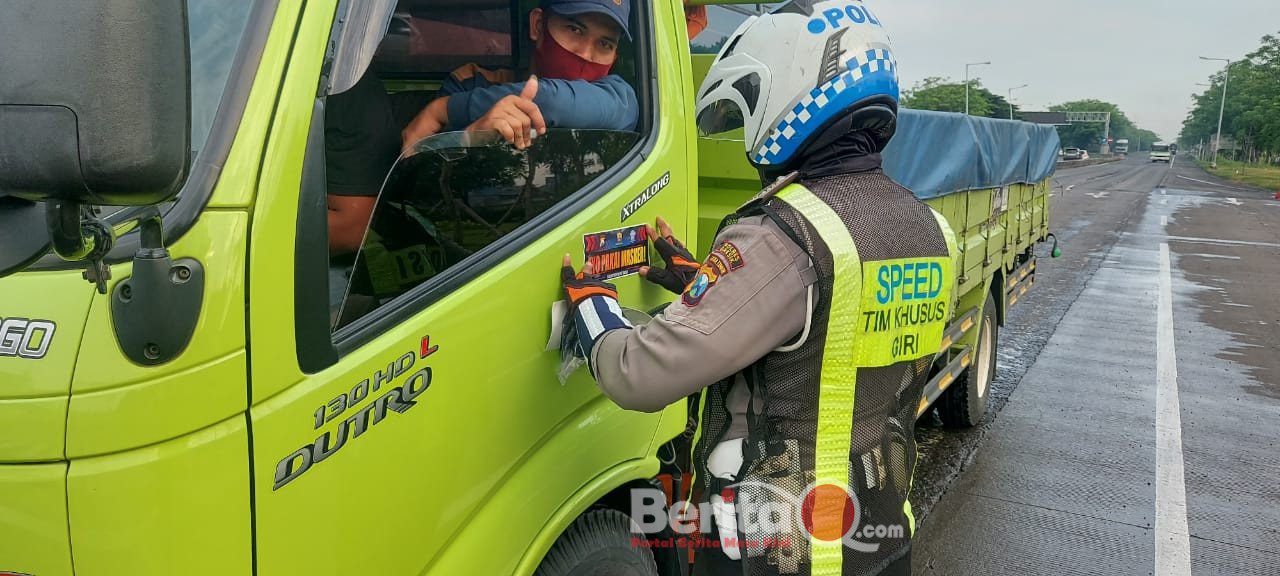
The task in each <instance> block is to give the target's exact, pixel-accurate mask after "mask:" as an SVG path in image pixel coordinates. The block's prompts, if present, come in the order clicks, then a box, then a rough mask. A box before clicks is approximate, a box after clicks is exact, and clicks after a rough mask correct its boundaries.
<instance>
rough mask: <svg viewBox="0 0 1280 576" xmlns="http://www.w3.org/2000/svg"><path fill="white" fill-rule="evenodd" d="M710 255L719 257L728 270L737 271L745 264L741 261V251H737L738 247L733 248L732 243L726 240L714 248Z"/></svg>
mask: <svg viewBox="0 0 1280 576" xmlns="http://www.w3.org/2000/svg"><path fill="white" fill-rule="evenodd" d="M711 255H712V256H716V255H718V256H720V258H721V259H723V260H724V263H725V264H726V265H727V266H728V267H729V269H730V270H737V269H739V268H741V267H743V266H744V265H746V262H745V261H744V260H743V259H742V251H741V250H738V247H737V246H734V245H733V242H730V241H728V240H725V241H723V242H721V243H720V245H719V246H716V249H715V250H712V251H711Z"/></svg>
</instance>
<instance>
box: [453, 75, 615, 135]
mask: <svg viewBox="0 0 1280 576" xmlns="http://www.w3.org/2000/svg"><path fill="white" fill-rule="evenodd" d="M523 89H524V82H511V83H507V84H490V83H489V80H488V79H487V78H485V77H484V76H483V75H481V74H476V75H474V76H472V77H471V78H468V79H466V80H462V81H459V80H457V79H455V78H454V77H453V76H452V75H450V76H449V78H448V80H446V81H445V83H444V85H443V86H442V87H441V88H440V94H441V95H443V96H448V97H449V107H448V108H449V127H448V129H449V130H462V129H465V128H466V127H467V126H470V125H471V123H472V122H475V121H476V120H478V119H479V118H480V117H481V116H484V115H485V113H487V112H488V111H489V109H490V108H493V105H494V104H496V103H497V102H498V100H501V99H502V98H503V97H505V96H510V95H519V94H520V92H521V90H523ZM533 103H534V104H537V105H538V109H539V110H541V111H542V118H543V119H544V120H546V121H547V128H572V129H579V130H621V131H634V130H635V129H636V124H637V122H638V121H639V119H640V104H639V102H638V101H637V100H636V92H635V90H634V89H632V88H631V85H630V84H627V82H626V81H625V80H623V79H622V77H621V76H618V75H616V74H610V75H608V76H605V77H604V78H601V79H599V80H596V81H595V82H587V81H586V80H558V79H553V78H538V93H537V95H535V96H534V97H533Z"/></svg>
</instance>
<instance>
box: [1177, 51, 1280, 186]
mask: <svg viewBox="0 0 1280 576" xmlns="http://www.w3.org/2000/svg"><path fill="white" fill-rule="evenodd" d="M1226 72H1227V73H1228V76H1227V78H1226V79H1225V80H1226V81H1227V101H1226V106H1225V107H1223V108H1222V136H1223V139H1224V144H1223V145H1224V147H1225V146H1227V141H1226V139H1227V138H1231V139H1232V140H1233V141H1234V142H1235V147H1234V149H1233V150H1232V152H1234V153H1235V154H1236V156H1237V157H1238V158H1237V159H1240V160H1247V161H1254V162H1257V161H1262V162H1273V161H1276V160H1277V159H1278V157H1280V35H1267V36H1263V37H1262V40H1261V45H1260V46H1259V47H1258V49H1257V50H1255V51H1254V52H1252V53H1250V54H1248V55H1247V56H1245V58H1244V59H1243V60H1241V61H1239V62H1232V63H1231V67H1230V68H1229V69H1228V70H1226ZM1223 80H1224V78H1223V76H1222V73H1221V72H1218V73H1215V74H1214V75H1213V76H1211V77H1210V82H1209V84H1210V86H1209V88H1208V89H1206V90H1205V91H1204V92H1203V93H1201V94H1197V95H1195V104H1194V106H1193V107H1192V109H1191V112H1189V113H1188V114H1187V118H1186V120H1184V121H1183V124H1182V134H1181V135H1180V136H1179V141H1180V142H1182V144H1183V146H1184V147H1186V148H1191V147H1194V146H1197V145H1199V144H1201V143H1202V142H1203V143H1204V144H1205V146H1207V147H1208V148H1209V150H1212V146H1213V142H1214V138H1215V136H1216V135H1217V131H1218V111H1219V107H1221V106H1222V82H1223Z"/></svg>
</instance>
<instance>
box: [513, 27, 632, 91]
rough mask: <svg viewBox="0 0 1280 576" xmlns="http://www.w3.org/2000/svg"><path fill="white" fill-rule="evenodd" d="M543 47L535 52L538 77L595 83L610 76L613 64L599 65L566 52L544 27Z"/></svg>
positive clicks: (534, 58)
mask: <svg viewBox="0 0 1280 576" xmlns="http://www.w3.org/2000/svg"><path fill="white" fill-rule="evenodd" d="M542 34H543V40H542V45H540V46H538V47H537V48H535V49H534V51H533V62H534V64H535V65H536V66H537V67H538V75H539V76H542V77H544V78H558V79H560V80H586V81H587V82H595V81H596V80H599V79H601V78H604V77H605V76H608V75H609V70H610V69H612V68H613V64H597V63H595V62H592V61H590V60H587V59H585V58H583V57H581V56H578V55H577V54H574V53H573V52H570V51H568V50H565V48H564V46H561V45H560V43H559V42H556V37H555V36H552V35H551V31H550V30H547V26H546V24H543V26H542Z"/></svg>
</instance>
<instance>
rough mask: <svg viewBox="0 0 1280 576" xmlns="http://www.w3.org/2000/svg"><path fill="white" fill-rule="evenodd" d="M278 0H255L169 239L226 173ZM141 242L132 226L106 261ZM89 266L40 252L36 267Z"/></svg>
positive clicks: (172, 212) (187, 225) (168, 212)
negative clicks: (216, 111)
mask: <svg viewBox="0 0 1280 576" xmlns="http://www.w3.org/2000/svg"><path fill="white" fill-rule="evenodd" d="M278 5H279V0H255V4H254V6H253V8H252V9H251V10H250V12H249V18H248V20H247V23H246V24H245V35H244V38H243V39H242V40H241V42H240V48H239V50H237V51H236V58H235V61H234V62H233V63H232V64H231V73H230V74H229V75H228V77H227V85H226V89H225V90H224V91H223V94H222V100H221V102H219V104H218V113H217V115H216V116H215V117H214V120H213V126H212V127H211V128H210V130H209V137H208V138H207V139H205V147H204V149H203V151H202V153H201V154H200V157H199V159H197V160H196V162H195V164H194V165H192V166H191V173H190V176H189V177H188V178H187V182H186V184H184V185H183V187H182V192H181V193H180V195H179V198H178V200H177V201H176V202H174V203H173V204H172V205H170V206H169V207H168V208H167V209H164V208H162V209H161V212H162V213H163V214H164V238H165V244H166V245H172V244H173V243H174V242H176V241H177V240H178V239H179V238H181V237H182V236H183V235H184V234H186V233H187V231H188V230H190V229H191V227H192V226H194V225H195V223H196V220H197V219H198V218H199V217H200V214H201V213H202V212H204V208H205V205H206V204H208V203H209V197H210V196H212V195H213V188H214V186H215V185H217V183H218V177H219V176H221V175H222V168H223V165H224V164H226V162H227V156H228V155H229V154H230V153H231V145H232V143H234V142H235V139H236V134H237V133H238V132H239V131H240V121H241V120H242V119H243V118H244V112H245V108H246V106H247V105H248V101H249V92H250V91H251V90H252V89H253V81H254V79H255V78H256V77H257V75H258V65H259V64H260V63H261V62H262V53H263V51H264V50H265V49H266V45H267V37H268V36H270V34H271V26H272V24H273V23H274V21H275V14H276V7H277V6H278ZM145 208H147V207H145V206H143V207H136V208H127V209H125V210H123V211H121V212H120V216H115V217H112V218H111V219H110V220H111V221H113V222H116V221H120V220H122V219H127V217H129V216H131V215H134V214H137V213H138V211H139V210H141V209H145ZM139 247H141V242H140V241H139V240H138V234H137V233H134V232H131V233H128V234H125V235H123V236H121V237H120V238H117V239H116V245H115V247H113V248H112V249H111V252H110V253H108V254H107V257H106V258H105V259H104V260H105V262H106V263H107V264H118V263H121V262H126V261H129V260H132V259H133V254H134V252H137V251H138V248H139ZM79 268H84V263H83V262H67V261H65V260H63V259H61V258H58V257H57V256H55V255H53V254H48V255H46V256H45V257H43V258H41V259H40V260H39V261H38V262H36V264H35V265H34V266H32V267H31V268H30V269H31V270H66V269H79Z"/></svg>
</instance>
